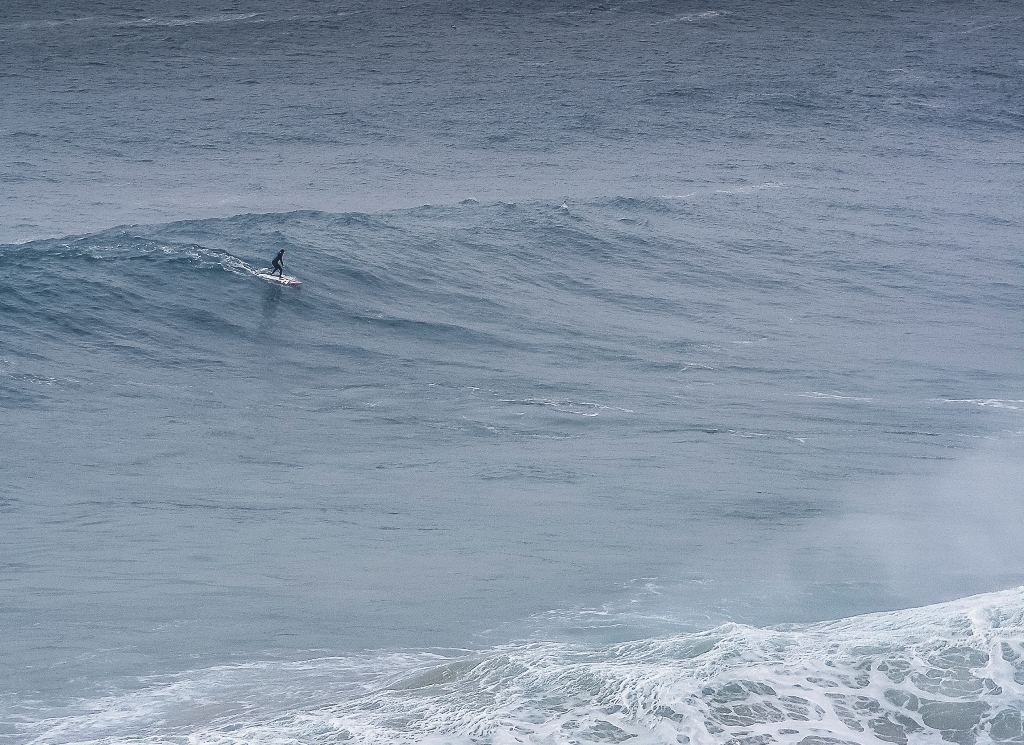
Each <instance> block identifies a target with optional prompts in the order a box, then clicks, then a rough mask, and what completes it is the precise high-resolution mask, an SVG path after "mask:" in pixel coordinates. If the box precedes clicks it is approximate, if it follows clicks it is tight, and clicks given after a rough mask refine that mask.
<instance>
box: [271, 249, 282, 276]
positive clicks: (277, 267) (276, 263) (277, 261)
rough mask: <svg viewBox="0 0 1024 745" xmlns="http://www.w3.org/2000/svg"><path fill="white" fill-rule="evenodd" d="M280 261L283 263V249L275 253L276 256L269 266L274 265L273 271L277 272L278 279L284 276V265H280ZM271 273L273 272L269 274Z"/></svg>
mask: <svg viewBox="0 0 1024 745" xmlns="http://www.w3.org/2000/svg"><path fill="white" fill-rule="evenodd" d="M282 261H284V249H283V248H282V249H281V250H280V251H278V252H277V256H275V257H274V260H273V261H271V262H270V263H271V264H273V265H274V269H275V270H276V271H277V276H278V277H283V276H284V265H283V264H282V263H281V262H282ZM273 273H274V272H271V274H273Z"/></svg>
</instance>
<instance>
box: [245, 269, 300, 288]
mask: <svg viewBox="0 0 1024 745" xmlns="http://www.w3.org/2000/svg"><path fill="white" fill-rule="evenodd" d="M256 276H257V277H260V278H262V279H265V280H267V281H269V282H277V283H278V284H279V285H288V286H290V287H298V286H299V285H301V284H302V280H301V279H299V278H298V277H293V276H291V275H290V274H283V275H281V276H280V277H279V276H278V275H276V274H271V273H270V272H266V271H260V272H256Z"/></svg>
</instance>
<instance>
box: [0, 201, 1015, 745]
mask: <svg viewBox="0 0 1024 745" xmlns="http://www.w3.org/2000/svg"><path fill="white" fill-rule="evenodd" d="M830 198H831V196H830V195H828V194H825V195H816V194H815V193H813V191H811V190H801V189H798V188H795V187H790V186H787V185H785V184H776V183H765V184H763V185H762V188H759V189H750V190H745V191H742V192H737V193H727V194H719V193H710V194H702V195H697V196H695V197H688V198H678V197H664V198H657V199H646V200H635V199H612V200H597V201H593V202H589V203H582V204H572V205H570V204H562V205H552V204H545V203H526V204H506V203H497V204H489V205H488V204H478V203H475V202H467V203H465V204H461V205H456V206H452V207H423V208H419V209H413V210H400V211H395V212H387V213H379V214H357V213H350V214H328V213H320V212H296V213H286V214H267V215H241V216H237V217H234V218H230V219H217V220H196V221H186V222H176V223H169V224H164V225H155V226H146V227H138V226H135V227H129V228H117V229H112V230H108V231H103V232H100V233H95V234H89V235H83V236H78V237H70V238H64V239H58V240H46V241H37V242H33V243H28V244H22V245H9V246H3V247H0V260H2V262H3V265H4V267H5V273H4V274H3V275H2V276H0V333H2V336H3V340H4V346H3V355H2V359H0V375H2V379H3V385H2V386H0V396H2V398H0V405H2V407H3V414H4V428H5V438H4V439H5V441H4V459H5V461H4V463H5V478H4V481H3V484H2V486H0V499H2V501H0V509H2V515H3V520H4V537H3V542H4V543H3V546H4V560H5V563H4V565H3V570H2V571H3V574H2V577H3V581H4V587H5V592H7V593H8V597H11V598H17V599H18V600H17V602H13V603H5V604H3V607H2V608H0V615H2V620H3V626H4V628H5V629H7V630H8V631H7V632H6V633H5V637H4V639H3V642H2V643H3V645H4V658H5V660H7V663H8V664H7V666H6V668H5V672H4V673H3V676H4V677H3V679H2V680H3V686H2V703H3V712H4V715H3V722H4V727H5V731H6V732H8V733H9V735H5V737H10V738H12V740H13V741H15V742H36V743H44V742H46V743H50V742H115V741H122V740H123V739H124V738H130V739H143V740H151V741H158V742H164V741H168V742H170V741H174V742H178V741H185V740H189V741H193V740H194V741H201V742H211V741H219V742H228V741H231V742H234V741H239V742H241V741H246V742H261V741H268V742H269V741H272V740H273V741H285V740H287V741H298V742H321V741H323V742H327V741H332V742H333V741H343V740H355V741H365V742H383V741H388V742H392V741H409V742H413V741H415V742H428V741H431V742H432V741H437V742H470V741H472V742H495V743H498V742H512V741H517V740H518V741H523V742H620V741H625V740H627V739H636V740H637V741H638V742H640V741H644V742H686V741H687V739H686V738H689V740H688V741H690V742H737V743H738V742H744V743H750V744H751V745H753V743H768V742H803V743H805V744H806V745H811V744H812V743H826V742H828V743H835V742H876V741H884V742H931V741H935V738H936V737H937V738H939V739H944V740H947V741H952V742H961V743H973V742H988V741H992V742H1015V741H1020V710H1021V695H1020V693H1021V680H1022V673H1021V667H1020V664H1021V663H1020V660H1019V656H1020V655H1021V654H1022V653H1024V648H1022V637H1021V633H1020V624H1021V613H1022V608H1024V604H1022V603H1024V601H1022V595H1021V592H1020V591H1010V592H1004V593H1001V594H999V593H997V594H994V595H980V596H978V597H972V598H969V599H967V600H962V601H957V602H954V603H952V604H950V605H938V606H933V605H931V604H932V603H934V602H936V601H943V600H948V599H952V598H956V597H964V596H967V595H971V594H974V593H979V592H991V591H995V590H999V589H1001V588H1005V587H1012V586H1015V585H1018V584H1021V583H1022V579H1024V563H1022V560H1021V557H1020V552H1019V550H1018V547H1019V539H1018V537H1019V534H1020V533H1019V530H1020V526H1021V524H1022V516H1021V512H1020V509H1021V508H1020V504H1021V501H1020V499H1019V496H1020V484H1021V483H1024V474H1022V473H1021V466H1020V464H1021V462H1022V460H1021V458H1020V457H1019V446H1018V445H1017V442H1018V439H1017V435H1018V433H1019V432H1020V430H1021V419H1020V417H1021V411H1022V410H1024V409H1022V403H1021V393H1020V391H1019V389H1018V387H1017V383H1018V381H1019V370H1020V369H1021V367H1020V363H1021V361H1022V357H1024V354H1022V352H1024V346H1022V343H1021V341H1020V338H1021V337H1020V335H1019V334H1017V333H1016V332H1015V329H1016V328H1018V326H1017V325H1016V324H1015V322H1013V319H1019V317H1020V311H1019V308H1018V307H1017V305H1016V294H1015V293H1016V292H1017V290H1016V288H1017V287H1019V286H1020V284H1021V282H1020V281H1019V280H1021V279H1022V277H1021V274H1022V269H1024V267H1022V265H1021V262H1020V260H1019V257H1016V256H1015V254H1014V253H1013V251H1012V250H1011V249H1010V248H1009V247H1007V249H1006V250H1005V251H1002V250H1000V249H998V246H999V245H1004V244H1001V243H1000V241H999V236H1002V235H1003V232H1004V231H1006V230H1008V229H1009V228H1007V226H1006V225H1004V224H1001V223H993V222H992V221H990V220H989V219H988V218H986V217H984V216H976V217H975V218H971V219H972V220H973V221H974V222H973V223H972V224H974V226H975V230H976V231H977V232H978V233H979V234H980V233H984V232H985V231H988V234H989V235H990V237H991V238H993V240H989V241H988V242H987V243H986V248H985V250H973V249H972V248H971V247H969V246H965V245H963V244H960V243H951V242H943V241H940V240H937V239H936V236H937V234H939V233H941V232H942V231H944V230H945V229H946V227H947V226H946V225H945V224H944V222H943V221H944V220H947V219H948V220H950V221H957V222H960V223H962V221H963V220H964V219H966V218H964V217H963V216H962V215H950V216H946V217H943V216H942V215H941V214H937V215H936V217H935V225H934V227H933V228H929V229H928V230H925V229H923V228H922V227H921V225H920V223H917V222H913V221H912V222H911V223H910V224H909V227H908V228H907V229H905V230H902V229H890V232H891V233H892V236H891V237H890V239H887V240H885V241H882V240H880V239H879V237H878V235H877V233H876V232H875V229H874V227H873V225H874V221H875V219H876V217H877V215H878V214H880V213H886V212H887V211H889V210H890V209H891V207H889V206H888V205H886V204H884V203H877V202H872V201H870V199H868V200H866V201H864V202H861V203H859V204H858V205H856V206H855V207H856V209H855V210H854V212H859V213H862V214H866V215H867V217H863V218H861V219H860V221H859V222H857V221H856V220H854V219H853V218H850V220H848V221H847V223H846V224H847V225H848V226H852V227H851V228H849V229H844V231H843V233H842V235H841V236H833V237H832V239H830V241H825V242H823V241H822V240H821V236H820V234H818V235H815V236H813V237H811V236H807V237H801V236H800V234H799V233H798V232H794V233H791V234H790V235H795V236H796V237H795V238H793V239H791V240H785V241H784V240H781V239H780V238H779V237H778V233H777V229H776V227H775V223H776V221H777V215H778V214H784V213H786V212H787V211H788V210H792V209H795V208H794V207H793V205H794V204H795V203H801V204H805V203H808V202H810V203H811V207H810V209H812V210H815V211H817V210H819V209H820V208H821V205H819V204H816V203H814V201H813V200H815V199H822V200H826V201H827V200H829V199H830ZM850 214H853V212H851V213H850ZM847 216H848V215H847ZM933 230H934V233H933V232H932V231H933ZM1005 245H1007V246H1008V244H1005ZM282 248H283V249H284V250H285V268H286V271H287V272H288V273H290V274H294V275H297V276H298V277H299V278H300V279H302V280H303V284H302V285H301V286H299V287H283V286H280V285H277V284H275V283H272V282H268V281H267V280H266V279H265V278H262V277H261V276H260V272H261V271H265V270H266V269H267V265H268V263H269V258H270V257H271V256H273V255H274V254H275V253H276V252H277V251H278V250H280V249H282ZM901 607H902V608H907V607H912V608H913V607H916V609H913V610H905V611H895V610H892V609H894V608H901ZM872 611H886V612H882V613H880V614H876V615H866V616H865V615H863V614H864V613H868V612H872ZM842 618H848V619H849V620H829V619H842ZM780 623H797V624H801V625H799V626H789V627H780V626H778V624H780ZM524 639H525V640H527V641H525V642H524V641H521V640H524ZM372 649H376V650H380V651H377V652H367V651H365V650H372ZM417 650H429V651H417ZM1015 728H1016V729H1015ZM1015 738H1016V739H1015Z"/></svg>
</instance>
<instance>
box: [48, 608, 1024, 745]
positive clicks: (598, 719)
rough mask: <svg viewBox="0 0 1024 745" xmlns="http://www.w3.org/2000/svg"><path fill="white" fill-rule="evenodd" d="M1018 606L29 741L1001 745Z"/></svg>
mask: <svg viewBox="0 0 1024 745" xmlns="http://www.w3.org/2000/svg"><path fill="white" fill-rule="evenodd" d="M1022 707H1024V590H1022V589H1018V590H1013V591H1008V592H1002V593H993V594H990V595H983V596H977V597H972V598H967V599H965V600H961V601H957V602H954V603H949V604H946V605H938V606H931V607H925V608H918V609H914V610H908V611H898V612H891V613H880V614H874V615H869V616H861V617H856V618H851V619H848V620H844V621H834V622H828V623H821V624H813V625H809V626H802V627H779V628H769V629H755V628H751V627H748V626H741V625H737V624H728V625H725V626H720V627H717V628H713V629H710V630H708V631H704V632H701V633H689V634H676V635H669V636H664V637H660V638H655V639H647V640H642V641H635V642H630V643H619V644H612V645H606V646H590V647H587V646H581V645H565V644H558V643H554V642H534V643H518V644H508V645H503V646H499V647H497V648H493V649H490V650H487V651H485V652H480V653H461V654H460V653H457V652H449V653H447V654H444V653H438V652H429V653H427V652H424V653H418V654H411V653H410V654H393V655H388V656H381V657H376V658H368V657H355V658H318V659H310V660H307V661H304V662H292V663H270V662H265V663H261V664H247V665H233V666H221V667H215V668H212V669H206V670H198V671H190V672H187V673H182V674H178V675H174V676H166V677H158V678H149V679H146V680H143V681H140V683H139V689H138V690H134V691H130V692H118V693H114V694H109V695H107V696H105V697H103V698H99V699H94V700H89V701H87V702H82V703H80V704H78V705H76V706H74V707H73V708H72V711H70V712H67V711H65V712H61V714H60V715H59V716H55V717H54V718H50V719H44V720H43V721H41V722H38V723H37V724H35V725H34V726H32V727H31V728H30V732H31V735H32V740H31V741H32V742H53V741H60V742H92V743H107V742H119V741H123V737H124V734H125V733H126V732H131V733H132V737H133V739H136V738H138V739H142V740H145V741H147V742H159V743H164V742H186V741H187V742H213V743H224V744H225V745H227V744H228V743H271V742H352V743H383V742H388V743H406V742H409V743H412V742H417V743H424V742H426V743H433V742H437V743H481V742H484V743H609V742H611V743H621V742H637V743H721V742H728V743H745V744H749V745H754V744H757V745H762V744H764V743H774V742H791V743H802V744H803V745H822V744H826V743H827V744H829V745H838V744H840V743H879V742H886V743H924V742H952V743H962V744H966V743H976V742H987V743H1013V742H1020V741H1021V740H1022V738H1024V726H1022V717H1024V715H1022Z"/></svg>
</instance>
